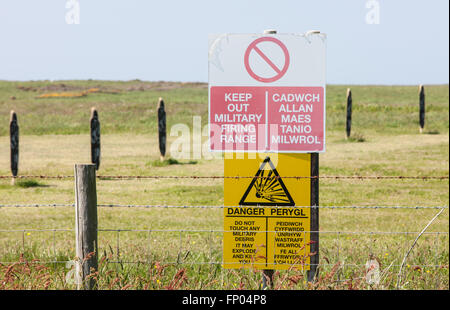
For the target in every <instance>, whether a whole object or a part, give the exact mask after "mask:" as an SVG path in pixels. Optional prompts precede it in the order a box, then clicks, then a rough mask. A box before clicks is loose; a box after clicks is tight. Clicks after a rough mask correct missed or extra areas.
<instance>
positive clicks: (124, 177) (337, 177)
mask: <svg viewBox="0 0 450 310" xmlns="http://www.w3.org/2000/svg"><path fill="white" fill-rule="evenodd" d="M12 178H13V177H12V176H10V175H0V179H12ZM14 178H15V179H73V178H74V176H73V175H19V176H16V177H14ZM97 178H98V179H100V180H115V179H119V180H128V179H137V180H139V179H257V178H267V177H265V176H217V175H215V176H198V175H182V176H175V175H98V176H97ZM271 178H274V179H277V178H283V179H335V180H341V179H356V180H394V179H399V180H448V179H449V176H392V175H391V176H381V175H369V176H359V175H353V176H345V175H334V176H333V175H324V176H283V177H281V176H272V177H271Z"/></svg>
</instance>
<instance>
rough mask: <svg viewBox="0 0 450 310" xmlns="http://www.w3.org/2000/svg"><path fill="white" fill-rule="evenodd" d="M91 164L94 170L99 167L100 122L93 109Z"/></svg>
mask: <svg viewBox="0 0 450 310" xmlns="http://www.w3.org/2000/svg"><path fill="white" fill-rule="evenodd" d="M90 126H91V162H92V163H93V164H95V169H96V170H98V168H99V167H100V121H99V119H98V112H97V110H96V109H95V108H92V110H91V119H90Z"/></svg>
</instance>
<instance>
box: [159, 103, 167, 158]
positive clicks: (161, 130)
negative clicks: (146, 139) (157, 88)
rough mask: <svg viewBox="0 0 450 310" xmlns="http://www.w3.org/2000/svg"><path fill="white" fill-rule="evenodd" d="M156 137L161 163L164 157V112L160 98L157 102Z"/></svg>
mask: <svg viewBox="0 0 450 310" xmlns="http://www.w3.org/2000/svg"><path fill="white" fill-rule="evenodd" d="M158 137H159V151H160V153H161V161H164V156H166V111H165V109H164V101H163V99H162V98H159V101H158Z"/></svg>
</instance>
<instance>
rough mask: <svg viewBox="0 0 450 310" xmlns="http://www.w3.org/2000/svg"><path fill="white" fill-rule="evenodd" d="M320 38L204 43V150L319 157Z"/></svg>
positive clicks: (228, 37) (322, 54)
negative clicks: (207, 46) (207, 138)
mask: <svg viewBox="0 0 450 310" xmlns="http://www.w3.org/2000/svg"><path fill="white" fill-rule="evenodd" d="M325 38H326V37H325V35H324V34H320V33H319V34H312V35H309V36H306V35H293V34H279V35H278V34H277V35H255V34H251V35H245V34H242V35H240V34H236V35H234V34H233V35H222V36H214V37H211V38H210V50H209V126H210V149H211V150H212V151H225V152H233V151H238V152H241V151H243V152H245V151H255V152H283V153H310V152H324V151H325V115H326V113H325V105H326V103H325V101H326V100H325V99H326V98H325V84H326V80H325Z"/></svg>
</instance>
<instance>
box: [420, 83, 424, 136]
mask: <svg viewBox="0 0 450 310" xmlns="http://www.w3.org/2000/svg"><path fill="white" fill-rule="evenodd" d="M419 123H420V133H422V132H423V128H424V127H425V89H424V88H423V85H420V86H419Z"/></svg>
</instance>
